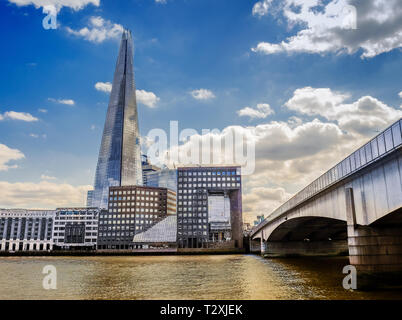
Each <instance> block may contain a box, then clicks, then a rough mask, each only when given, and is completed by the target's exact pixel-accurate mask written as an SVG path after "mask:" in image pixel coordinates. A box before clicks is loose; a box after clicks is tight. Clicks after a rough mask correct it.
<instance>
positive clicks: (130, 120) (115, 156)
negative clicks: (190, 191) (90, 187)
mask: <svg viewBox="0 0 402 320" xmlns="http://www.w3.org/2000/svg"><path fill="white" fill-rule="evenodd" d="M133 57H134V47H133V39H132V35H131V32H130V31H127V30H125V31H124V32H123V36H122V40H121V45H120V51H119V56H118V59H117V64H116V71H115V74H114V80H113V87H112V92H111V94H110V101H109V107H108V111H107V116H106V122H105V127H104V130H103V136H102V144H101V148H100V152H99V158H98V165H97V168H96V176H95V186H94V192H93V198H92V203H91V204H90V205H91V206H94V207H99V208H102V209H106V208H107V203H108V196H109V187H111V186H127V185H142V168H141V150H140V139H139V137H140V135H139V129H138V114H137V101H136V89H135V82H134V69H133ZM88 205H89V204H88Z"/></svg>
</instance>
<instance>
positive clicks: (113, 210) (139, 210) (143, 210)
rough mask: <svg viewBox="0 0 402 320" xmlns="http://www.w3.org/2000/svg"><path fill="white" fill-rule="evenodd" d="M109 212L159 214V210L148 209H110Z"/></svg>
mask: <svg viewBox="0 0 402 320" xmlns="http://www.w3.org/2000/svg"><path fill="white" fill-rule="evenodd" d="M109 212H113V213H120V212H135V213H137V214H138V213H140V212H150V213H157V212H159V213H161V212H162V210H161V209H148V208H122V209H120V208H119V209H110V210H109Z"/></svg>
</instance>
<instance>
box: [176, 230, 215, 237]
mask: <svg viewBox="0 0 402 320" xmlns="http://www.w3.org/2000/svg"><path fill="white" fill-rule="evenodd" d="M177 234H178V235H179V236H207V235H208V232H207V231H178V232H177Z"/></svg>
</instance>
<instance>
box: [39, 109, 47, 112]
mask: <svg viewBox="0 0 402 320" xmlns="http://www.w3.org/2000/svg"><path fill="white" fill-rule="evenodd" d="M38 111H39V112H40V113H47V110H46V109H38Z"/></svg>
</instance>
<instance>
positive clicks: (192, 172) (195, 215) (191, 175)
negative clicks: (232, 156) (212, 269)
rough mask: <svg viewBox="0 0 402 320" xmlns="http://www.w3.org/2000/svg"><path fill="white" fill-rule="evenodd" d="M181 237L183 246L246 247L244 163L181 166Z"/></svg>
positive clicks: (179, 210)
mask: <svg viewBox="0 0 402 320" xmlns="http://www.w3.org/2000/svg"><path fill="white" fill-rule="evenodd" d="M177 238H178V246H179V248H211V247H233V248H242V247H243V230H242V192H241V168H240V167H237V166H231V167H183V168H178V176H177Z"/></svg>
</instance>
